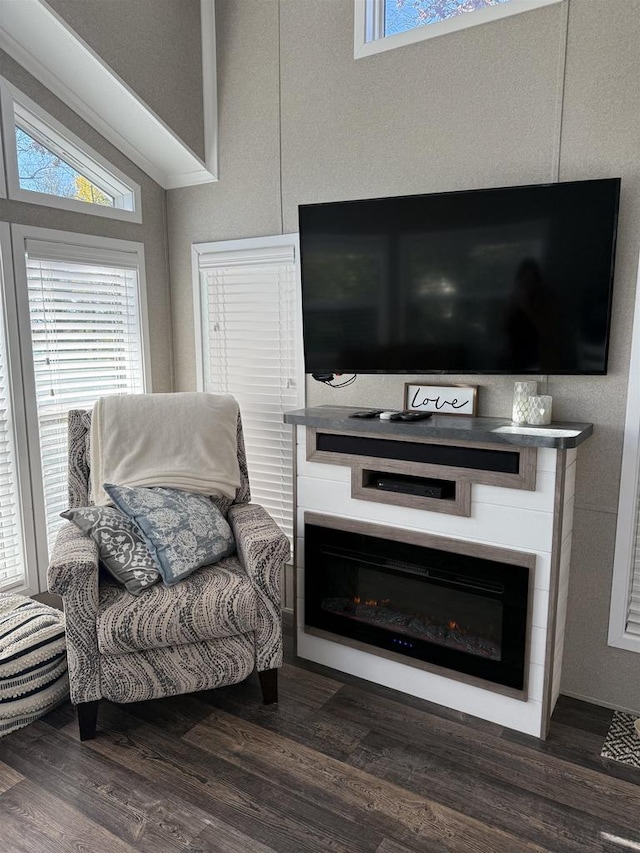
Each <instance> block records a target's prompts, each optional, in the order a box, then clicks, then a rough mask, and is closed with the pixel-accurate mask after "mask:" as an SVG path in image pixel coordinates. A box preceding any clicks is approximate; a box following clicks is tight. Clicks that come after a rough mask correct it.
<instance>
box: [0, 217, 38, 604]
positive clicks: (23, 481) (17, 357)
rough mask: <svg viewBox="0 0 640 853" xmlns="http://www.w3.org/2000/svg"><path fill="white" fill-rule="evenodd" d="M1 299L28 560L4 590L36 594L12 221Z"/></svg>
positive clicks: (3, 245) (0, 248) (4, 237)
mask: <svg viewBox="0 0 640 853" xmlns="http://www.w3.org/2000/svg"><path fill="white" fill-rule="evenodd" d="M0 264H1V267H2V268H1V269H0V279H1V280H0V285H1V286H0V300H2V307H3V312H2V313H3V314H4V320H5V340H6V350H7V361H8V365H7V368H8V374H9V375H8V392H9V405H10V406H11V419H12V421H13V441H14V448H15V463H16V475H17V484H16V485H17V491H18V502H19V507H18V512H19V515H20V519H21V524H22V531H21V532H22V553H23V556H24V560H25V572H24V575H23V578H24V582H21V581H18V582H16V583H14V584H11V585H9V586H3V587H2V592H21V593H24V594H25V595H34V594H35V593H37V592H39V591H40V586H39V582H38V571H37V554H36V548H35V526H34V520H33V496H32V491H31V489H32V478H31V466H30V460H29V450H28V445H27V442H25V441H18V437H19V436H25V435H26V431H27V427H26V418H25V395H24V386H23V383H22V375H23V374H22V358H21V353H20V342H19V336H18V316H17V306H16V288H15V277H14V271H13V251H12V245H11V231H10V226H9V223H8V222H0Z"/></svg>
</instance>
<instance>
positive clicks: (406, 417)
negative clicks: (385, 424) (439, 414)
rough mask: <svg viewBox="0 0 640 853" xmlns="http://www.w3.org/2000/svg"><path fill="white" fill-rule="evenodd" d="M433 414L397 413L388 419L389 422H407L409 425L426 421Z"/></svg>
mask: <svg viewBox="0 0 640 853" xmlns="http://www.w3.org/2000/svg"><path fill="white" fill-rule="evenodd" d="M432 414H433V412H414V411H407V412H398V413H397V414H396V415H391V417H390V418H389V420H390V421H407V422H409V423H411V421H426V420H427V418H430V417H431V415H432Z"/></svg>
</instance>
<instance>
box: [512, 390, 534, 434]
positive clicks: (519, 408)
mask: <svg viewBox="0 0 640 853" xmlns="http://www.w3.org/2000/svg"><path fill="white" fill-rule="evenodd" d="M537 390H538V383H537V382H532V381H528V382H516V383H515V384H514V387H513V414H512V415H511V420H512V421H513V422H514V423H515V424H526V423H527V415H528V414H529V398H530V397H531V396H532V395H533V394H535V393H536V391H537Z"/></svg>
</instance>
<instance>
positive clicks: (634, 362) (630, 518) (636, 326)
mask: <svg viewBox="0 0 640 853" xmlns="http://www.w3.org/2000/svg"><path fill="white" fill-rule="evenodd" d="M639 500H640V262H639V266H638V278H637V284H636V300H635V311H634V320H633V331H632V337H631V360H630V364H629V384H628V390H627V414H626V418H625V426H624V442H623V448H622V471H621V477H620V497H619V502H618V520H617V525H616V543H615V552H614V558H613V579H612V584H611V606H610V610H609V636H608V643H609V645H610V646H614V647H615V648H618V649H626V650H628V651H632V652H638V653H640V636H637V635H635V634H630V633H628V632H627V630H626V626H627V621H628V618H629V596H630V592H631V583H632V579H633V571H634V570H633V559H634V549H635V542H634V539H635V535H634V534H635V532H636V520H637V518H638V509H639V507H638V501H639ZM639 523H640V522H639Z"/></svg>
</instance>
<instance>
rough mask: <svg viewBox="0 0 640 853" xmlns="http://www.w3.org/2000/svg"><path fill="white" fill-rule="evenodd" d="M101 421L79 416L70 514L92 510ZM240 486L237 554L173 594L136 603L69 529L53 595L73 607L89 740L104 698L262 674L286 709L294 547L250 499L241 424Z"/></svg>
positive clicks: (158, 587) (228, 508)
mask: <svg viewBox="0 0 640 853" xmlns="http://www.w3.org/2000/svg"><path fill="white" fill-rule="evenodd" d="M90 426H91V413H90V412H84V411H71V412H70V413H69V504H70V507H71V508H74V507H81V506H88V505H89V504H90V497H89V496H90V470H89V462H90V456H89V453H88V445H89V436H90ZM238 462H239V465H240V480H241V482H240V487H239V488H238V490H237V491H236V496H235V498H234V500H233V501H231V500H229V499H224V498H223V499H220V500H219V501H216V502H217V504H218V507H219V508H220V509H221V511H222V512H223V513H224V514H225V515H226V517H227V520H228V522H229V524H230V525H231V528H232V530H233V533H234V536H235V539H236V544H237V553H235V554H233V555H232V556H230V557H226V558H224V559H222V560H221V561H220V562H218V563H216V564H215V565H213V566H205V567H204V568H201V569H200V570H198V571H197V572H195V573H194V574H192V575H190V576H189V577H188V578H186V579H184V580H183V581H181V582H180V583H178V584H176V585H175V586H172V587H166V586H164V585H163V584H161V583H157V584H155V585H154V586H152V587H150V588H149V589H147V590H145V592H144V593H143V594H142V595H140V596H138V597H136V596H134V595H132V594H131V593H129V592H128V591H127V590H126V589H125V588H124V587H123V586H120V585H114V584H113V583H110V582H106V581H104V580H103V579H102V577H101V574H100V567H99V560H98V547H97V545H96V543H95V542H94V541H93V539H92V538H90V537H89V536H87V535H85V534H83V533H81V532H80V531H79V530H78V529H77V528H76V527H75V526H74V525H73V524H69V523H67V524H65V525H64V527H62V528H61V530H60V532H59V534H58V538H57V540H56V543H55V547H54V550H53V555H52V558H51V564H50V566H49V574H48V580H49V589H50V590H51V592H54V593H57V594H58V595H60V596H62V599H63V602H64V610H65V615H66V625H67V654H68V662H69V682H70V690H71V701H72V702H73V704H74V705H76V706H77V711H78V722H79V726H80V738H81V740H87V739H89V738H92V737H94V736H95V732H96V722H97V712H98V703H99V701H100V699H102V698H105V699H109V700H111V701H112V702H123V703H126V702H139V701H142V700H146V699H155V698H158V697H162V696H174V695H176V694H180V693H191V692H194V691H198V690H206V689H209V688H213V687H221V686H224V685H228V684H235V683H236V682H239V681H242V680H243V679H245V678H246V677H247V676H248V675H249V674H250V673H251V672H252V671H253V670H254V669H255V670H257V672H258V675H259V677H260V683H261V687H262V693H263V699H264V702H265V704H269V703H271V702H276V701H277V670H278V667H280V666H281V665H282V628H281V618H280V571H281V567H282V564H283V562H284V560H285V559H286V558H287V557H288V554H289V542H288V540H287V538H286V537H285V536H284V535H283V534H282V533H281V531H280V529H279V528H278V527H277V525H276V524H275V522H274V521H273V520H272V519H271V517H270V516H269V515H268V514H267V512H266V511H265V510H264V509H263V508H262V507H260V506H257V505H255V504H251V503H249V501H250V499H251V495H250V491H249V480H248V476H247V466H246V457H245V451H244V441H243V437H242V424H241V422H240V418H238Z"/></svg>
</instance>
